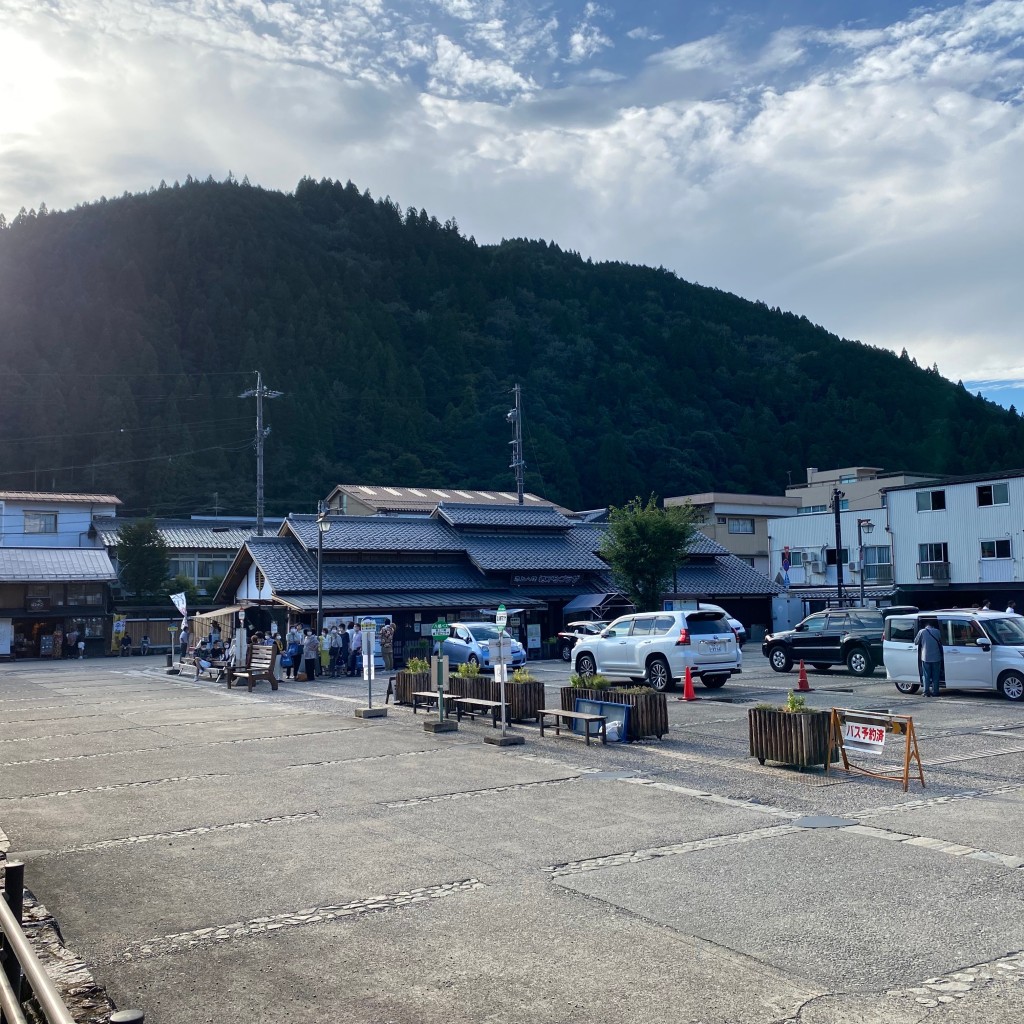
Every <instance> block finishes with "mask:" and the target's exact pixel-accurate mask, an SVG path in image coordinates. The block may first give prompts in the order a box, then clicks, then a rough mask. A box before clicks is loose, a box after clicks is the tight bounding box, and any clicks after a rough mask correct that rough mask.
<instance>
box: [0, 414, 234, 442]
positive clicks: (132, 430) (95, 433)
mask: <svg viewBox="0 0 1024 1024" xmlns="http://www.w3.org/2000/svg"><path fill="white" fill-rule="evenodd" d="M244 422H245V417H244V416H233V417H231V418H230V419H228V418H225V419H219V420H199V421H197V422H195V423H176V424H174V427H173V429H174V430H183V429H187V430H192V429H196V428H199V427H212V426H215V425H220V424H224V423H244ZM170 429H171V427H170V426H169V425H168V424H166V423H161V424H155V425H153V426H151V427H108V428H107V429H106V430H89V431H81V430H76V431H74V432H73V433H70V434H35V435H32V436H25V437H3V436H2V435H0V441H3V442H6V443H8V444H16V443H17V444H20V443H21V442H23V441H59V440H60V439H61V438H62V437H100V436H101V435H103V434H140V433H143V432H144V431H147V430H162V431H164V432H168V431H169V430H170Z"/></svg>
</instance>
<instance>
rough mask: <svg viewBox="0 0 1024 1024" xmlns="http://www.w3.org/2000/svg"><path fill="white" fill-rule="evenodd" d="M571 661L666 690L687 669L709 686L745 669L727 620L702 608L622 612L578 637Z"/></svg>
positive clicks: (585, 671)
mask: <svg viewBox="0 0 1024 1024" xmlns="http://www.w3.org/2000/svg"><path fill="white" fill-rule="evenodd" d="M572 661H573V665H574V667H575V669H576V672H577V673H578V674H579V675H581V676H590V675H594V673H596V672H600V673H601V674H602V675H607V676H626V677H627V678H629V679H632V680H633V682H636V683H644V682H646V683H647V684H648V685H650V686H651V687H652V689H655V690H658V691H664V690H670V689H671V688H672V686H673V685H674V684H675V682H676V681H677V680H679V679H682V678H683V676H684V674H685V672H686V669H687V668H689V669H690V671H691V673H692V674H693V675H694V676H695V677H696V678H698V679H700V681H701V682H702V683H703V684H704V685H705V686H706V687H708V688H709V689H717V688H718V687H720V686H724V685H725V683H726V681H727V680H728V678H729V676H731V675H732V674H733V673H734V672H740V671H742V664H743V655H742V654H741V653H740V649H739V644H738V642H737V640H736V634H735V633H734V632H733V630H732V627H731V626H730V625H729V621H728V619H727V618H726V617H725V616H724V615H723V614H722V613H721V612H716V611H710V610H705V609H701V610H699V611H697V610H691V611H674V612H644V613H637V614H634V615H623V616H622V617H621V618H618V619H615V621H614V622H612V623H611V624H610V625H609V626H608V627H607V628H605V629H604V630H602V632H601V633H600V634H599V635H597V636H587V637H580V639H579V640H578V641H577V643H576V647H575V649H574V650H573V652H572Z"/></svg>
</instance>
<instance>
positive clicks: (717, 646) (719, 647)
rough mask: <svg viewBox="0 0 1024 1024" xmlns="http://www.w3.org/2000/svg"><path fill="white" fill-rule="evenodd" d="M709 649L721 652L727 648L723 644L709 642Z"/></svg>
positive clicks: (714, 652) (715, 652)
mask: <svg viewBox="0 0 1024 1024" xmlns="http://www.w3.org/2000/svg"><path fill="white" fill-rule="evenodd" d="M708 650H709V651H710V652H711V653H712V654H721V653H722V651H724V650H725V648H724V647H723V646H722V645H721V644H708Z"/></svg>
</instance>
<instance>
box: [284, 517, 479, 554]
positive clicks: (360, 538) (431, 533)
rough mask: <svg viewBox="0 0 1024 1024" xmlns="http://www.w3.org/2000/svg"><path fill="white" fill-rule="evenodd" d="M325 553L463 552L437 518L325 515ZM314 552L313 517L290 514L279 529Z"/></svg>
mask: <svg viewBox="0 0 1024 1024" xmlns="http://www.w3.org/2000/svg"><path fill="white" fill-rule="evenodd" d="M327 521H328V522H329V523H330V524H331V528H330V530H328V532H327V533H325V534H324V550H325V551H465V550H466V547H465V544H464V543H463V540H462V538H461V536H460V535H459V533H458V532H457V531H456V530H454V529H452V527H450V526H449V525H448V524H447V523H444V522H442V521H441V520H440V519H431V518H428V517H425V516H424V517H418V518H413V517H410V518H408V519H403V518H399V517H392V516H335V515H332V516H328V519H327ZM281 530H282V534H285V533H288V532H291V533H292V534H294V536H295V537H297V538H298V540H299V542H300V543H301V544H302V545H304V546H305V547H306V548H307V549H309V550H310V551H316V545H317V525H316V516H313V515H291V516H289V517H288V518H287V519H286V520H285V522H284V524H283V525H282V527H281Z"/></svg>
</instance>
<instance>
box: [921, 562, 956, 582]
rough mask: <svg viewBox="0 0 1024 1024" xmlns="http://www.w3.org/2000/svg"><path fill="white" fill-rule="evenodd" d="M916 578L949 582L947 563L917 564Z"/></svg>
mask: <svg viewBox="0 0 1024 1024" xmlns="http://www.w3.org/2000/svg"><path fill="white" fill-rule="evenodd" d="M917 578H918V579H919V580H940V581H942V582H944V583H948V582H949V562H918V563H917Z"/></svg>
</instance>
